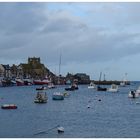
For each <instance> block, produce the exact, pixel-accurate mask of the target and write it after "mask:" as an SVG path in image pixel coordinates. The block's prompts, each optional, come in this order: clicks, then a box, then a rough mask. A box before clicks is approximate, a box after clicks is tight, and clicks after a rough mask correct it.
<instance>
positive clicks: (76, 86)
mask: <svg viewBox="0 0 140 140" xmlns="http://www.w3.org/2000/svg"><path fill="white" fill-rule="evenodd" d="M78 89H79V88H78V85H77V84H72V85H71V86H70V87H68V88H65V90H67V91H73V90H78Z"/></svg>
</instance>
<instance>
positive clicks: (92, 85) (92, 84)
mask: <svg viewBox="0 0 140 140" xmlns="http://www.w3.org/2000/svg"><path fill="white" fill-rule="evenodd" d="M95 87H96V85H95V84H94V83H93V82H91V83H90V85H89V86H88V88H89V89H93V88H95Z"/></svg>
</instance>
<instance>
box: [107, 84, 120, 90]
mask: <svg viewBox="0 0 140 140" xmlns="http://www.w3.org/2000/svg"><path fill="white" fill-rule="evenodd" d="M108 91H109V92H118V85H115V84H112V85H111V87H110V88H109V89H108Z"/></svg>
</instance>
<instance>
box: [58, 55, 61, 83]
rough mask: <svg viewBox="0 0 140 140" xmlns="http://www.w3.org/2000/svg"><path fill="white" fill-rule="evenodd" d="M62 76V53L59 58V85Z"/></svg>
mask: <svg viewBox="0 0 140 140" xmlns="http://www.w3.org/2000/svg"><path fill="white" fill-rule="evenodd" d="M60 76H61V52H60V57H59V75H58V84H60Z"/></svg>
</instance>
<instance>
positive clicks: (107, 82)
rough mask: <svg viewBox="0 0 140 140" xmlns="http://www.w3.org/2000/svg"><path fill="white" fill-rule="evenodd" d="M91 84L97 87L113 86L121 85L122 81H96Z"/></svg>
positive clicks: (128, 82)
mask: <svg viewBox="0 0 140 140" xmlns="http://www.w3.org/2000/svg"><path fill="white" fill-rule="evenodd" d="M91 82H93V83H94V84H96V85H111V84H116V85H120V83H121V82H122V81H106V80H104V81H94V80H92V81H91ZM125 84H126V85H130V81H126V82H125Z"/></svg>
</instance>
